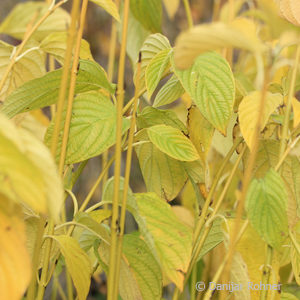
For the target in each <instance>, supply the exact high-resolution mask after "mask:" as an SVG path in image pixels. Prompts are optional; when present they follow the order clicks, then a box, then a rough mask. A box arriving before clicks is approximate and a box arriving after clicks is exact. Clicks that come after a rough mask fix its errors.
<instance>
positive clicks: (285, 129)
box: [279, 44, 300, 157]
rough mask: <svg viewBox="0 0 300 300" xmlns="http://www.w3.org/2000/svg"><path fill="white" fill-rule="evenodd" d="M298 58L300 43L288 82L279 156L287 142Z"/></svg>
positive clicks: (299, 57) (299, 56)
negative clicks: (289, 81)
mask: <svg viewBox="0 0 300 300" xmlns="http://www.w3.org/2000/svg"><path fill="white" fill-rule="evenodd" d="M299 59H300V44H299V45H298V47H297V51H296V61H295V64H294V69H293V73H292V79H291V83H290V87H289V95H288V99H287V104H286V110H285V114H284V121H283V127H282V136H281V140H280V152H279V157H281V156H282V154H283V152H284V151H285V148H286V145H287V143H288V139H287V137H288V130H289V122H290V113H291V108H292V99H293V97H294V93H295V86H296V79H297V72H298V67H299Z"/></svg>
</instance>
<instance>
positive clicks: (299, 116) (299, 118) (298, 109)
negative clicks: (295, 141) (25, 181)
mask: <svg viewBox="0 0 300 300" xmlns="http://www.w3.org/2000/svg"><path fill="white" fill-rule="evenodd" d="M292 106H293V112H294V127H295V128H296V127H297V126H298V125H299V124H300V101H299V100H298V99H297V98H295V97H293V99H292Z"/></svg>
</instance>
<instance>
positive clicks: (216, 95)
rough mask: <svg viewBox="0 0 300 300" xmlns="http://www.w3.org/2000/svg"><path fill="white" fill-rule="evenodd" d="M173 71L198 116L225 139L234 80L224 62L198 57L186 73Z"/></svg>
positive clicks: (219, 58)
mask: <svg viewBox="0 0 300 300" xmlns="http://www.w3.org/2000/svg"><path fill="white" fill-rule="evenodd" d="M174 71H175V74H176V75H177V76H178V78H179V79H180V81H181V83H182V86H183V87H184V89H185V90H186V91H187V92H188V93H189V95H190V96H191V98H192V99H193V101H194V102H195V104H196V105H197V107H198V108H199V109H200V112H201V113H202V115H203V116H204V117H205V118H206V119H207V120H208V121H209V122H210V123H211V124H212V125H213V126H214V127H215V128H216V129H218V130H219V131H220V132H221V133H223V134H224V135H225V134H226V128H227V124H228V122H229V119H230V116H231V114H232V112H233V104H234V99H235V86H234V78H233V74H232V72H231V69H230V66H229V65H228V63H227V61H226V60H225V59H224V58H223V57H222V56H221V55H219V54H217V53H215V52H209V53H205V54H202V55H200V56H198V57H197V59H196V60H195V62H194V64H193V65H192V66H191V67H190V68H189V69H187V70H184V71H181V70H179V69H176V68H175V69H174Z"/></svg>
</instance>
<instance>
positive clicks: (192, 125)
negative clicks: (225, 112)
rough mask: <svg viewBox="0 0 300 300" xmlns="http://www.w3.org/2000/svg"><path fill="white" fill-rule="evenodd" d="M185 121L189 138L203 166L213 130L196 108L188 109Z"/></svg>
mask: <svg viewBox="0 0 300 300" xmlns="http://www.w3.org/2000/svg"><path fill="white" fill-rule="evenodd" d="M187 119H188V121H187V123H188V130H189V137H190V139H191V141H192V142H193V144H194V145H195V147H196V149H197V151H198V153H199V156H200V158H201V160H202V162H203V163H204V165H205V162H206V156H207V153H208V151H209V149H210V146H211V142H212V138H213V134H214V128H213V126H212V125H211V124H210V123H209V122H208V121H207V120H206V119H205V118H204V117H203V116H202V114H201V112H200V110H199V109H198V108H197V107H196V106H191V107H190V109H189V113H188V118H187Z"/></svg>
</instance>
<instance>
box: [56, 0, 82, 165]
mask: <svg viewBox="0 0 300 300" xmlns="http://www.w3.org/2000/svg"><path fill="white" fill-rule="evenodd" d="M87 6H88V0H83V1H82V7H81V13H80V23H79V30H78V33H77V40H76V45H75V52H74V57H73V64H72V70H71V78H70V89H69V95H68V106H67V113H66V118H65V125H64V133H63V140H62V147H61V154H60V160H59V170H60V171H62V170H63V168H64V165H65V158H66V152H67V144H68V138H69V130H70V124H71V118H72V107H73V101H74V93H75V86H76V78H77V72H78V71H77V68H78V62H79V54H80V46H81V40H82V35H83V30H84V24H85V17H86V11H87ZM75 25H76V24H75ZM75 30H76V28H75ZM75 30H74V33H75V32H76V31H75ZM72 42H73V41H72ZM72 50H73V47H72V48H71V55H72V52H73V51H72Z"/></svg>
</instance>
